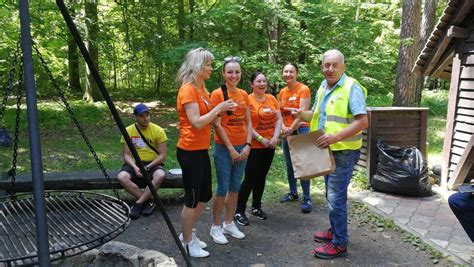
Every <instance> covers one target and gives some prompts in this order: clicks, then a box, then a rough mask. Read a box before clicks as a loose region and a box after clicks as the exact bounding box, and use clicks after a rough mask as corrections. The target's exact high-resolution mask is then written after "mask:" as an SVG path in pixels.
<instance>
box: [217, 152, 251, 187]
mask: <svg viewBox="0 0 474 267" xmlns="http://www.w3.org/2000/svg"><path fill="white" fill-rule="evenodd" d="M244 146H245V145H239V146H234V148H235V150H237V152H239V153H240V150H242V148H244ZM213 156H214V166H215V167H216V176H217V190H216V195H218V196H225V195H226V194H227V192H239V190H240V180H241V179H242V176H243V174H244V171H245V166H246V165H247V159H245V160H241V161H236V162H234V163H233V164H232V158H231V157H230V153H229V150H228V149H227V148H226V147H225V146H224V145H220V144H215V145H214V153H213Z"/></svg>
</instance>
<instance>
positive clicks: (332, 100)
mask: <svg viewBox="0 0 474 267" xmlns="http://www.w3.org/2000/svg"><path fill="white" fill-rule="evenodd" d="M354 83H357V85H359V86H360V88H362V91H364V95H365V96H366V97H367V89H365V88H364V87H363V86H362V85H360V83H359V82H358V81H357V80H355V79H353V78H351V77H348V76H346V78H345V79H344V84H343V85H342V86H336V88H334V89H333V90H334V92H332V93H331V95H330V96H329V99H328V100H327V103H326V124H325V127H324V128H325V132H326V133H327V134H335V133H337V132H340V131H342V130H343V129H344V128H346V127H347V126H348V125H349V124H350V123H351V122H353V121H354V116H352V114H351V113H350V111H349V97H350V94H351V88H352V85H353V84H354ZM324 90H326V89H325V88H323V87H322V86H320V87H319V89H318V92H317V96H318V103H317V105H316V109H315V110H314V114H313V117H312V119H311V123H310V131H316V130H317V129H318V123H319V122H318V120H319V110H320V105H321V102H322V101H323V96H324ZM361 146H362V132H359V133H357V135H355V136H352V137H349V138H346V139H344V140H342V141H339V142H337V143H335V144H332V145H330V147H331V150H332V151H338V150H348V149H350V150H356V149H359V148H361Z"/></svg>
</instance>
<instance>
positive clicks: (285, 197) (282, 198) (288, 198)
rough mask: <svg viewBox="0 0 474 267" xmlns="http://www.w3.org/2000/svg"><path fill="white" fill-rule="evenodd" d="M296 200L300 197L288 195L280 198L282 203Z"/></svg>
mask: <svg viewBox="0 0 474 267" xmlns="http://www.w3.org/2000/svg"><path fill="white" fill-rule="evenodd" d="M295 200H298V195H296V194H293V193H288V194H285V195H283V196H282V197H280V203H284V202H290V201H295Z"/></svg>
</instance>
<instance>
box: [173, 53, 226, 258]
mask: <svg viewBox="0 0 474 267" xmlns="http://www.w3.org/2000/svg"><path fill="white" fill-rule="evenodd" d="M213 60H214V56H213V55H212V54H211V52H209V51H207V50H205V49H203V48H196V49H193V50H191V51H189V52H188V54H187V55H186V59H185V61H184V62H183V64H182V65H181V67H180V69H179V71H178V75H177V78H176V80H177V81H178V83H179V84H181V87H180V88H179V92H178V96H177V98H176V108H177V110H178V118H179V138H178V144H177V148H176V157H177V159H178V162H179V165H180V166H181V169H182V172H183V185H184V206H183V210H182V212H181V223H182V230H183V234H181V235H180V239H181V242H183V246H184V247H185V248H186V249H187V252H188V254H189V255H190V256H191V257H197V258H202V257H207V256H209V252H207V251H205V250H204V248H206V246H207V245H206V243H204V242H202V241H201V240H199V238H197V236H196V233H195V232H194V231H193V226H194V224H195V223H196V221H197V219H198V218H199V216H200V215H201V213H202V211H203V210H204V208H205V206H206V203H207V202H208V201H209V200H210V199H211V198H212V184H211V181H212V177H211V162H210V160H209V153H208V149H209V147H210V142H211V127H210V124H211V123H213V122H214V120H216V118H217V117H218V116H220V114H221V113H223V112H226V111H228V110H230V111H234V110H235V107H234V105H235V103H234V102H233V101H232V100H229V101H224V102H222V103H219V104H218V105H216V106H215V107H214V108H213V107H212V106H211V105H210V102H211V101H210V98H209V92H208V91H207V90H206V88H205V87H204V81H205V80H208V79H209V78H210V76H211V72H212V66H211V65H212V61H213Z"/></svg>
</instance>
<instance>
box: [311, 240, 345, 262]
mask: <svg viewBox="0 0 474 267" xmlns="http://www.w3.org/2000/svg"><path fill="white" fill-rule="evenodd" d="M313 253H314V256H315V257H318V258H321V259H332V258H336V257H341V256H345V255H346V254H347V248H345V247H341V246H335V245H334V244H333V243H332V242H329V243H327V244H326V245H324V246H322V247H317V248H315V249H314V251H313Z"/></svg>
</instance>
